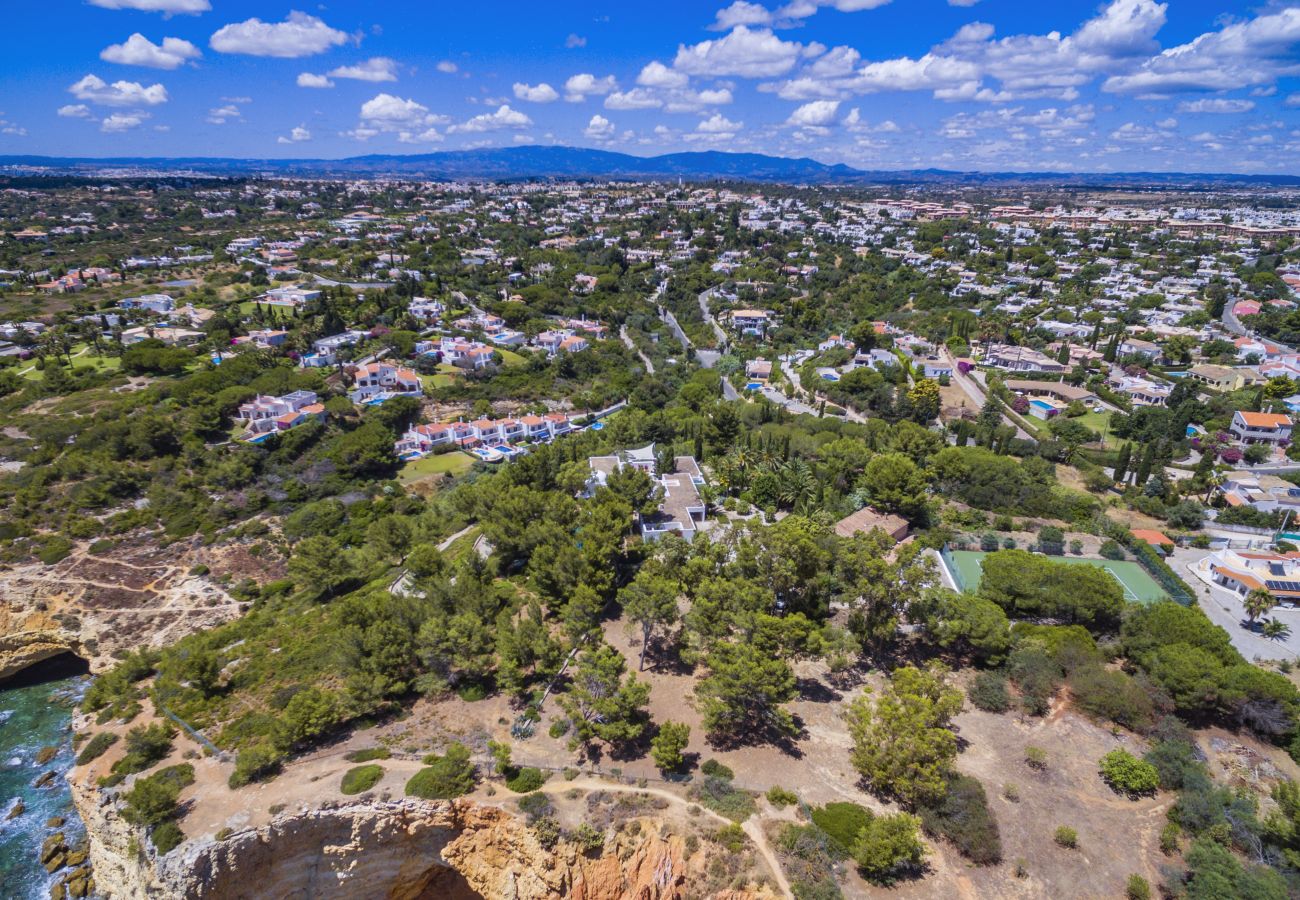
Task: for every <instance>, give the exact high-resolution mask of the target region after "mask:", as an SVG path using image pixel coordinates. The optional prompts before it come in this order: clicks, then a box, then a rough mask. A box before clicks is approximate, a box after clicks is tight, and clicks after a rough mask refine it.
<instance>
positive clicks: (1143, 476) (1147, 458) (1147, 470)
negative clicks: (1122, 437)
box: [1133, 444, 1156, 487]
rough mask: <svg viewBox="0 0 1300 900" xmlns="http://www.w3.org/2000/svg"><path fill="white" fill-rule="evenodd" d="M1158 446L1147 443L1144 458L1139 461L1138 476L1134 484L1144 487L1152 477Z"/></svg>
mask: <svg viewBox="0 0 1300 900" xmlns="http://www.w3.org/2000/svg"><path fill="white" fill-rule="evenodd" d="M1155 457H1156V448H1155V445H1153V444H1147V446H1146V450H1145V451H1144V452H1143V453H1142V459H1141V461H1140V462H1138V467H1137V476H1136V477H1135V478H1134V479H1133V484H1135V485H1136V486H1137V487H1142V486H1143V485H1145V484H1146V483H1147V481H1148V480H1149V479H1150V478H1151V464H1152V463H1153V462H1154V461H1155Z"/></svg>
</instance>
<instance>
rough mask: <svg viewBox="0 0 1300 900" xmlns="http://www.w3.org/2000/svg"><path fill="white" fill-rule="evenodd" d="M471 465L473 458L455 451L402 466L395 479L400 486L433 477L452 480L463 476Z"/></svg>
mask: <svg viewBox="0 0 1300 900" xmlns="http://www.w3.org/2000/svg"><path fill="white" fill-rule="evenodd" d="M473 465H474V457H472V456H470V455H469V454H468V453H463V452H461V451H460V450H455V451H453V452H451V453H440V454H437V455H435V456H426V457H424V458H423V459H417V460H413V461H412V462H408V463H407V464H406V465H404V466H402V471H400V472H398V473H397V479H398V481H400V482H402V484H412V483H414V482H416V481H423V480H424V479H426V478H432V477H433V476H434V475H444V474H446V475H451V476H452V477H453V478H454V477H455V476H457V475H464V474H465V473H466V472H468V471H469V470H470V467H471V466H473Z"/></svg>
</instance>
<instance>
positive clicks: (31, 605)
mask: <svg viewBox="0 0 1300 900" xmlns="http://www.w3.org/2000/svg"><path fill="white" fill-rule="evenodd" d="M0 598H3V600H2V602H0V681H3V680H4V679H6V678H9V677H10V676H12V675H15V674H17V673H18V672H21V671H22V670H23V669H25V668H27V667H28V666H30V665H33V664H35V663H38V662H41V661H42V660H45V659H49V658H50V657H53V656H57V655H59V654H60V653H65V652H71V653H75V654H76V655H77V656H80V657H81V658H83V659H85V660H87V661H88V662H89V663H90V668H91V671H93V672H99V671H102V670H104V669H107V668H109V667H111V666H112V664H113V653H114V652H115V651H118V650H131V649H135V648H138V647H146V646H148V647H158V646H163V645H166V644H171V643H174V642H175V641H178V640H180V639H181V638H182V637H184V636H185V635H187V634H189V633H191V632H193V631H197V630H199V629H202V628H211V627H213V626H215V625H219V624H221V623H222V622H227V621H229V620H230V619H233V618H236V617H237V616H239V615H240V614H241V612H242V609H241V607H240V605H239V603H237V602H236V601H235V600H234V598H232V597H231V596H230V595H229V594H228V593H226V591H224V590H222V589H221V588H220V587H218V586H217V585H216V584H214V583H213V582H211V581H209V580H207V579H204V578H199V577H194V576H190V575H189V574H188V572H187V570H186V568H185V567H184V566H183V565H182V564H180V563H174V564H163V563H161V562H159V563H156V564H143V563H141V564H137V563H133V562H128V561H125V560H106V559H100V558H99V557H95V556H92V555H90V554H88V553H86V552H85V551H78V552H77V553H75V554H73V555H72V556H70V557H69V558H68V559H66V560H63V561H61V562H59V563H57V564H56V565H54V566H44V565H41V564H39V563H34V564H30V565H23V566H17V567H14V568H10V569H6V570H4V571H0Z"/></svg>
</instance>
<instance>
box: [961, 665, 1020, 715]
mask: <svg viewBox="0 0 1300 900" xmlns="http://www.w3.org/2000/svg"><path fill="white" fill-rule="evenodd" d="M966 695H967V696H968V697H970V702H971V703H972V704H974V706H975V707H976V708H978V709H982V710H984V711H985V712H995V713H1000V712H1006V711H1007V710H1008V709H1010V708H1011V697H1010V695H1009V694H1008V693H1007V680H1006V678H1004V677H1002V676H1001V675H999V674H998V673H996V672H980V673H979V674H977V675H976V676H975V681H974V682H972V684H971V686H970V690H968V691H967V692H966Z"/></svg>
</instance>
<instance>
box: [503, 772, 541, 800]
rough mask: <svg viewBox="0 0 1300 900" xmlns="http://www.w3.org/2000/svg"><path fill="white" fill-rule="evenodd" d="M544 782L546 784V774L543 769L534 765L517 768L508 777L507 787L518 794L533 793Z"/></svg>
mask: <svg viewBox="0 0 1300 900" xmlns="http://www.w3.org/2000/svg"><path fill="white" fill-rule="evenodd" d="M544 784H546V776H545V775H544V774H542V770H541V769H535V768H533V767H532V766H524V767H523V768H521V769H515V770H514V771H513V772H511V773H510V774H509V775H508V776H507V777H506V787H508V788H510V790H512V791H514V792H515V793H516V794H528V793H531V792H533V791H535V790H537V789H538V788H540V787H541V786H542V785H544Z"/></svg>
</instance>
